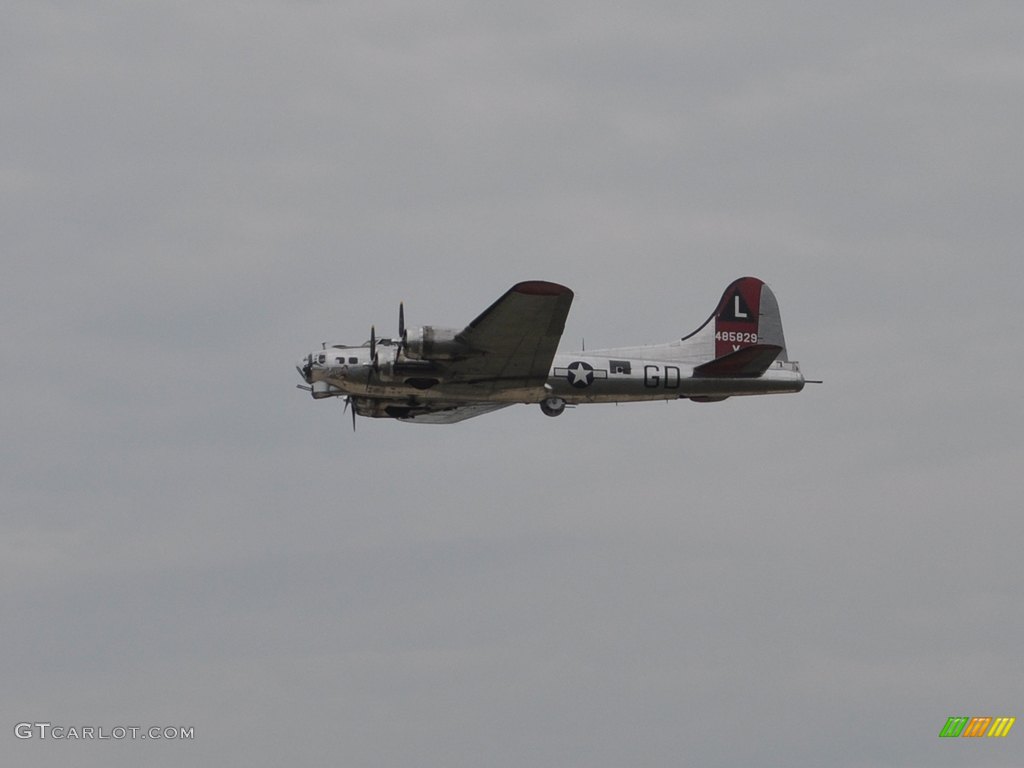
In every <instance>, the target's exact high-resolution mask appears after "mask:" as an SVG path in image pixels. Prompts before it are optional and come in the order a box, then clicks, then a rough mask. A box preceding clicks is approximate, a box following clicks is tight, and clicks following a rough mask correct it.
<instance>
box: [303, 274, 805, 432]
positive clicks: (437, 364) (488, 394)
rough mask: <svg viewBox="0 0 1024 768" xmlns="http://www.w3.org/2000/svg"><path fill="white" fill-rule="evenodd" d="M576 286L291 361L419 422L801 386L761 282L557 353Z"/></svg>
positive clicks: (313, 384)
mask: <svg viewBox="0 0 1024 768" xmlns="http://www.w3.org/2000/svg"><path fill="white" fill-rule="evenodd" d="M572 300H573V292H572V291H571V290H570V289H568V288H566V287H565V286H564V285H559V284H557V283H551V282H547V281H544V280H528V281H525V282H521V283H517V284H516V285H513V286H512V287H511V288H509V289H508V290H507V291H506V292H505V293H504V294H503V295H502V296H501V297H500V298H499V299H498V300H497V301H495V302H494V303H493V304H491V306H489V307H488V308H487V309H485V310H484V311H483V312H482V313H481V314H480V315H479V317H477V318H476V319H475V320H473V321H472V322H471V323H470V324H469V325H467V326H466V327H465V328H462V329H461V330H460V329H458V328H439V327H435V326H430V325H425V326H423V327H422V328H419V329H417V330H415V331H413V332H412V333H410V332H409V329H408V328H406V326H405V305H404V303H400V304H399V306H398V336H397V337H396V338H377V334H376V329H375V328H374V327H371V328H370V339H369V341H367V342H365V343H363V344H361V345H360V346H356V347H352V346H346V345H344V344H335V345H332V346H328V345H327V344H326V343H324V344H323V345H322V348H321V349H320V350H317V351H315V352H311V353H310V354H308V355H306V357H305V358H304V359H303V360H301V361H300V362H299V364H298V365H297V366H296V368H297V370H298V372H299V375H300V376H301V377H302V379H303V381H305V384H299V385H297V386H298V387H299V388H300V389H304V390H306V391H308V392H309V393H310V394H311V395H312V396H313V398H314V399H316V400H320V399H324V398H331V397H343V398H345V407H346V409H348V408H349V407H351V410H352V428H353V429H355V420H356V415H357V414H358V415H359V416H369V417H373V418H391V419H396V420H398V421H406V422H412V423H415V424H453V423H455V422H459V421H463V420H465V419H469V418H472V417H474V416H480V415H482V414H485V413H490V412H492V411H496V410H498V409H500V408H506V407H508V406H510V405H513V404H515V403H530V404H538V405H539V406H540V410H541V411H542V412H543V413H544V414H545V415H547V416H558V415H560V414H562V413H563V412H564V411H565V409H566V408H568V407H573V406H577V405H582V404H584V403H627V402H635V401H647V400H677V399H689V400H692V401H695V402H698V403H708V402H717V401H721V400H725V399H726V398H729V397H740V396H749V395H767V394H777V393H784V392H799V391H801V390H802V389H803V387H804V383H805V379H804V377H803V375H802V374H801V372H800V366H799V364H798V363H797V362H795V361H792V360H790V359H789V357H788V355H787V352H786V341H785V338H784V337H783V334H782V318H781V317H780V315H779V305H778V302H777V301H776V299H775V294H774V293H772V290H771V288H769V287H768V286H767V285H766V284H765V283H764V282H763V281H761V280H759V279H758V278H756V277H741V278H739V279H738V280H734V281H733V282H732V283H730V284H729V286H728V287H727V288H726V289H725V292H724V293H723V294H722V298H721V299H720V300H719V302H718V305H717V306H716V307H715V311H714V312H712V313H711V316H710V317H709V318H708V319H707V320H706V321H705V322H704V324H703V325H701V326H700V327H699V328H697V330H695V331H693V332H692V333H690V334H689V335H687V336H683V337H681V338H677V339H675V340H673V341H670V342H668V343H666V344H655V345H646V346H635V347H616V348H611V349H594V350H586V351H579V352H570V353H568V354H556V352H557V347H558V343H559V340H560V339H561V336H562V331H563V329H564V328H565V319H566V317H567V316H568V314H569V307H570V305H571V304H572Z"/></svg>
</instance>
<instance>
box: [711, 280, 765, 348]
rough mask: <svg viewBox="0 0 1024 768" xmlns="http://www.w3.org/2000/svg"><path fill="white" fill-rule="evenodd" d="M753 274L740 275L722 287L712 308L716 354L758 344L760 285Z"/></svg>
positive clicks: (761, 283)
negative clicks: (751, 275) (722, 291)
mask: <svg viewBox="0 0 1024 768" xmlns="http://www.w3.org/2000/svg"><path fill="white" fill-rule="evenodd" d="M763 285H764V283H763V282H761V281H760V280H758V279H757V278H756V277H741V278H740V279H739V280H736V281H734V282H733V283H732V284H730V285H729V287H728V288H726V289H725V293H723V294H722V298H721V300H720V301H719V302H718V308H717V309H716V310H715V314H714V318H715V357H716V358H718V357H724V356H725V355H728V354H731V353H733V352H738V351H739V350H741V349H744V348H745V347H749V346H751V345H753V344H757V343H758V330H759V329H758V325H759V322H758V321H759V319H760V317H761V286H763Z"/></svg>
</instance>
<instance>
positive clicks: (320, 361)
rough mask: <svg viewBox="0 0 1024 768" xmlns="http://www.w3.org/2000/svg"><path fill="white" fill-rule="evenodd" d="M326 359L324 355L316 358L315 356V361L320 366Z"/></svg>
mask: <svg viewBox="0 0 1024 768" xmlns="http://www.w3.org/2000/svg"><path fill="white" fill-rule="evenodd" d="M326 359H327V357H326V355H318V356H317V358H316V361H317V362H318V363H320V364H321V365H323V363H324V361H325V360H326Z"/></svg>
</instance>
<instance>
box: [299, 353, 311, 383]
mask: <svg viewBox="0 0 1024 768" xmlns="http://www.w3.org/2000/svg"><path fill="white" fill-rule="evenodd" d="M295 370H297V371H298V372H299V376H301V377H302V380H303V381H305V382H306V383H307V384H312V383H313V355H306V357H305V359H303V360H300V361H299V364H298V365H296V366H295Z"/></svg>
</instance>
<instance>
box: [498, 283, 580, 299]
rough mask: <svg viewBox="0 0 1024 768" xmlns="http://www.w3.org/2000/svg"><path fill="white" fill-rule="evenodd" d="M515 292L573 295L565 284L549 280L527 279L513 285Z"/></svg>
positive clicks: (534, 294) (537, 294) (538, 294)
mask: <svg viewBox="0 0 1024 768" xmlns="http://www.w3.org/2000/svg"><path fill="white" fill-rule="evenodd" d="M512 290H513V291H514V292H515V293H522V294H525V295H527V296H566V295H570V296H571V295H572V291H571V290H569V289H568V288H566V287H565V286H564V285H559V284H558V283H549V282H548V281H547V280H525V281H523V282H521V283H516V284H515V285H513V286H512Z"/></svg>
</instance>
